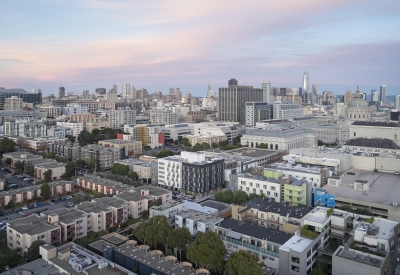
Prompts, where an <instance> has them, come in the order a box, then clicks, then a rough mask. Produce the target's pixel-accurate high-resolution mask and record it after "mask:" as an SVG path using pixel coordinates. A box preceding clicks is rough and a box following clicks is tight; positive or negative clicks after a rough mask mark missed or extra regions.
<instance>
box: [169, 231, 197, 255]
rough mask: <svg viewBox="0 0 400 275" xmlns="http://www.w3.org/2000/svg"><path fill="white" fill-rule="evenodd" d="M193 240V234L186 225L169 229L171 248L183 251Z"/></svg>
mask: <svg viewBox="0 0 400 275" xmlns="http://www.w3.org/2000/svg"><path fill="white" fill-rule="evenodd" d="M191 240H192V236H191V235H190V232H189V230H188V229H187V228H186V227H176V228H174V229H172V230H171V231H169V233H168V238H167V245H168V247H169V248H176V249H178V250H179V252H181V251H182V250H184V249H185V248H186V246H187V245H188V243H189V242H190V241H191ZM179 261H180V260H179Z"/></svg>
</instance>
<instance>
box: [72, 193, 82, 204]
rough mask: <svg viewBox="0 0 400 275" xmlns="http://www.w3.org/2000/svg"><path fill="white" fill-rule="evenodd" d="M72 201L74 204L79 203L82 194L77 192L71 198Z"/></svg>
mask: <svg viewBox="0 0 400 275" xmlns="http://www.w3.org/2000/svg"><path fill="white" fill-rule="evenodd" d="M72 202H73V203H74V204H75V205H76V204H80V203H81V202H82V196H81V195H79V194H77V195H74V197H73V198H72Z"/></svg>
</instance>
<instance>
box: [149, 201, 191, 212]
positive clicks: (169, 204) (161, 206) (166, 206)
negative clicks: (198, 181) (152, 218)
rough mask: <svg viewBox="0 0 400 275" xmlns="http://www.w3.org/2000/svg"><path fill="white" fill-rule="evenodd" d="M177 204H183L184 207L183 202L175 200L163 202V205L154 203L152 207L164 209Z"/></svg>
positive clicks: (159, 209) (158, 209)
mask: <svg viewBox="0 0 400 275" xmlns="http://www.w3.org/2000/svg"><path fill="white" fill-rule="evenodd" d="M177 206H182V207H183V202H179V201H175V200H169V201H167V202H166V203H163V204H161V205H153V206H151V207H150V208H151V209H153V210H157V211H164V210H167V209H170V208H174V207H177Z"/></svg>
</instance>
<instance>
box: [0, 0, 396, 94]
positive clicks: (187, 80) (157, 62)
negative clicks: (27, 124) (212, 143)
mask: <svg viewBox="0 0 400 275" xmlns="http://www.w3.org/2000/svg"><path fill="white" fill-rule="evenodd" d="M229 3H230V2H227V1H220V2H218V3H214V2H212V1H210V2H204V1H202V2H199V1H198V2H196V1H195V2H190V3H187V2H186V1H172V2H168V3H162V4H159V3H157V4H156V3H154V4H152V3H146V4H135V3H131V2H130V1H120V2H118V3H114V2H110V1H109V2H107V1H94V0H91V1H81V2H79V3H70V2H57V3H53V2H50V1H35V3H32V2H29V1H16V2H13V3H9V4H7V6H4V7H3V9H2V11H0V14H1V15H2V17H3V18H4V20H6V21H7V22H8V24H7V27H6V28H4V29H3V30H1V31H0V34H1V38H0V41H1V43H2V51H1V53H0V86H6V87H7V88H17V87H20V88H23V89H25V90H27V91H30V90H31V89H32V88H40V89H41V90H42V92H43V94H44V95H48V94H50V93H53V94H58V87H59V86H64V87H65V88H66V91H74V92H75V94H82V92H83V90H90V93H94V90H95V88H98V87H104V88H106V89H107V90H109V89H111V86H112V84H113V83H114V82H115V83H116V84H117V85H118V91H119V92H121V91H122V84H124V83H129V84H130V85H131V86H135V88H136V89H139V88H142V87H144V88H147V89H148V90H149V92H150V93H152V92H156V91H158V90H159V91H162V92H163V93H164V94H167V93H168V88H170V87H174V88H176V87H180V88H181V90H182V93H183V94H186V93H191V94H193V95H194V96H204V95H205V94H206V89H207V85H208V81H209V80H210V82H211V87H212V88H213V89H214V90H218V88H219V87H226V81H227V80H228V79H230V78H236V79H238V81H239V84H245V85H254V86H255V87H259V85H260V82H262V81H270V82H271V86H272V87H292V88H298V87H301V83H302V82H301V81H302V74H303V73H304V71H308V73H309V78H310V79H309V85H310V87H311V85H312V84H318V92H319V93H321V92H322V91H324V90H332V91H333V92H334V93H335V94H344V93H345V91H346V90H347V89H348V87H350V89H351V90H353V91H354V90H355V87H356V85H357V84H359V85H360V90H361V91H362V92H366V93H367V94H369V93H370V91H371V90H373V89H375V90H379V87H380V85H382V84H385V85H386V86H387V90H386V95H388V96H389V95H394V94H398V93H399V91H400V82H399V80H398V78H397V72H398V69H399V65H398V64H400V62H399V61H400V60H399V59H400V54H399V53H400V45H399V44H400V41H399V38H398V37H400V36H399V32H400V31H399V28H398V27H396V26H398V25H399V23H400V22H399V21H400V17H399V16H398V15H399V14H398V10H399V7H400V3H398V1H386V2H385V4H381V3H375V2H374V1H328V2H324V3H320V2H319V1H314V0H312V1H311V0H310V1H305V2H304V1H303V2H301V3H291V5H290V6H289V5H287V4H283V3H280V4H276V3H274V4H273V2H271V1H258V2H255V3H253V4H252V5H248V3H235V5H230V4H229ZM272 4H273V5H272ZM301 14H307V15H308V16H304V17H301V16H300V15H301ZM239 15H240V18H241V19H240V20H239V21H238V20H237V18H238V17H239ZM293 19H295V20H293Z"/></svg>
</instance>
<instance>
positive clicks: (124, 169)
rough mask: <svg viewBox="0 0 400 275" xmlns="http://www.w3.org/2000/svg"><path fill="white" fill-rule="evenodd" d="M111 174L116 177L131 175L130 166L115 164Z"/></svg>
mask: <svg viewBox="0 0 400 275" xmlns="http://www.w3.org/2000/svg"><path fill="white" fill-rule="evenodd" d="M111 173H113V174H114V175H119V176H126V175H128V173H129V166H128V165H124V164H120V163H114V165H113V167H112V168H111Z"/></svg>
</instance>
